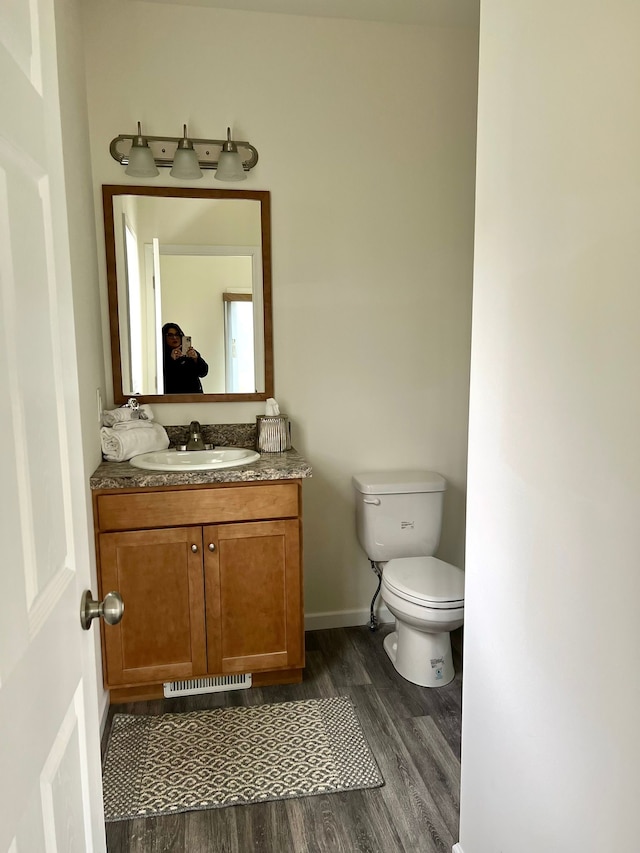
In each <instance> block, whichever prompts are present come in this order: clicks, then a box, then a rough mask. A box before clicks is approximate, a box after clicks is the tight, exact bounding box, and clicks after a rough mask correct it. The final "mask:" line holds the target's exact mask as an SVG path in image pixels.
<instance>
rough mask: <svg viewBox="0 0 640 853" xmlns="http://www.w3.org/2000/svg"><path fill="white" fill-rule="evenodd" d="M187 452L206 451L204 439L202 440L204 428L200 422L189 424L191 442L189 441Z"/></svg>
mask: <svg viewBox="0 0 640 853" xmlns="http://www.w3.org/2000/svg"><path fill="white" fill-rule="evenodd" d="M186 449H187V450H204V449H205V446H204V439H203V438H202V427H201V426H200V423H199V422H198V421H191V423H190V424H189V440H188V441H187V447H186Z"/></svg>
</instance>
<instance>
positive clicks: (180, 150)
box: [169, 124, 202, 181]
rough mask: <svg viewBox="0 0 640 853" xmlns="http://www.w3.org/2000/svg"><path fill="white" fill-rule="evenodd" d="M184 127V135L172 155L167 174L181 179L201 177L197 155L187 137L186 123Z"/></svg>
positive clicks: (189, 179)
mask: <svg viewBox="0 0 640 853" xmlns="http://www.w3.org/2000/svg"><path fill="white" fill-rule="evenodd" d="M183 127H184V136H183V138H182V139H181V140H180V142H179V143H178V147H177V148H176V153H175V154H174V157H173V166H172V167H171V171H170V172H169V174H170V175H171V177H172V178H179V179H180V180H183V181H193V180H195V179H196V178H201V177H202V171H201V169H200V163H199V162H198V155H197V154H196V152H195V151H194V149H193V143H192V142H191V140H190V139H187V125H186V124H185V125H183Z"/></svg>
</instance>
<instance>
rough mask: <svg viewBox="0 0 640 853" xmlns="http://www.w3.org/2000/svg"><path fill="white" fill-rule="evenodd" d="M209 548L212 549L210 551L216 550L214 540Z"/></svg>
mask: <svg viewBox="0 0 640 853" xmlns="http://www.w3.org/2000/svg"><path fill="white" fill-rule="evenodd" d="M209 550H210V551H215V550H216V546H215V545H214V544H213V542H209Z"/></svg>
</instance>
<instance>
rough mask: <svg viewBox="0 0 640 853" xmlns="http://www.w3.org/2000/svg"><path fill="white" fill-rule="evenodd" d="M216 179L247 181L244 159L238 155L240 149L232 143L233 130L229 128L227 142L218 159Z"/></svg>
mask: <svg viewBox="0 0 640 853" xmlns="http://www.w3.org/2000/svg"><path fill="white" fill-rule="evenodd" d="M215 178H216V180H217V181H245V180H246V178H247V173H246V172H245V170H244V166H243V165H242V157H241V156H240V154H239V153H238V147H237V146H236V144H235V142H232V141H231V128H230V127H228V128H227V141H226V142H225V143H224V145H223V146H222V151H221V152H220V157H219V158H218V168H217V169H216V174H215Z"/></svg>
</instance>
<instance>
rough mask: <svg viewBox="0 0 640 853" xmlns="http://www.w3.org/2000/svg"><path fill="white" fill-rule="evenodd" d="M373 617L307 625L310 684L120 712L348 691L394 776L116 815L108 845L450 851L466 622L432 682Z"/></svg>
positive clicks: (201, 850) (291, 851) (273, 851)
mask: <svg viewBox="0 0 640 853" xmlns="http://www.w3.org/2000/svg"><path fill="white" fill-rule="evenodd" d="M391 630H392V626H390V625H383V626H381V628H380V629H379V630H378V631H376V632H374V633H372V632H371V631H369V629H368V628H367V627H366V626H365V627H361V628H340V629H331V630H327V631H314V632H309V633H307V635H306V646H307V653H306V654H307V665H306V669H305V677H304V679H303V681H302V683H301V684H288V685H282V686H273V687H263V688H252V689H250V690H238V691H232V692H229V693H214V694H209V695H204V696H190V697H187V698H177V699H167V700H162V701H156V702H136V703H131V704H129V705H118V706H117V707H115V708H112V709H111V710H110V712H109V719H108V722H107V732H105V740H106V735H107V733H108V729H109V726H110V723H111V718H112V716H113V713H114V711H115V712H119V713H133V714H159V713H163V712H168V711H173V712H176V711H190V710H198V709H201V708H214V707H220V706H225V705H237V704H245V705H254V704H261V703H265V702H289V701H293V700H296V699H312V698H321V697H325V696H338V695H348V696H350V697H351V698H352V700H353V703H354V705H355V707H356V710H357V714H358V718H359V720H360V723H361V725H362V728H363V730H364V732H365V735H366V737H367V740H368V742H369V745H370V747H371V750H372V751H373V754H374V756H375V758H376V761H377V762H378V766H379V767H380V770H381V771H382V775H383V776H384V779H385V784H384V785H383V786H382V787H381V788H376V789H373V790H367V791H349V792H345V793H339V794H327V795H320V796H313V797H301V798H298V799H294V800H279V801H276V802H270V803H258V804H254V805H243V806H231V807H229V808H223V809H211V810H208V811H196V812H186V813H184V814H178V815H170V816H166V817H156V818H144V819H140V820H131V821H119V822H116V823H108V824H107V825H106V832H107V849H108V851H109V853H249V851H253V853H401V851H402V853H451V848H452V846H453V844H455V842H456V841H457V840H458V811H459V799H458V796H459V793H458V792H459V775H460V721H461V687H462V661H461V654H460V650H461V632H460V631H458V632H455V633H454V635H452V639H453V646H454V662H455V666H456V677H455V679H454V681H453V682H451V684H448V685H447V686H446V687H441V688H438V689H437V690H430V689H428V688H424V687H418V686H416V685H414V684H410V683H409V682H408V681H405V680H404V679H403V678H401V677H400V676H399V675H398V674H397V672H396V671H395V669H394V668H393V666H392V664H391V662H390V661H389V659H388V658H387V656H386V654H385V652H384V650H383V648H382V639H383V637H384V636H385V635H386V634H387V633H388V632H389V631H391Z"/></svg>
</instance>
